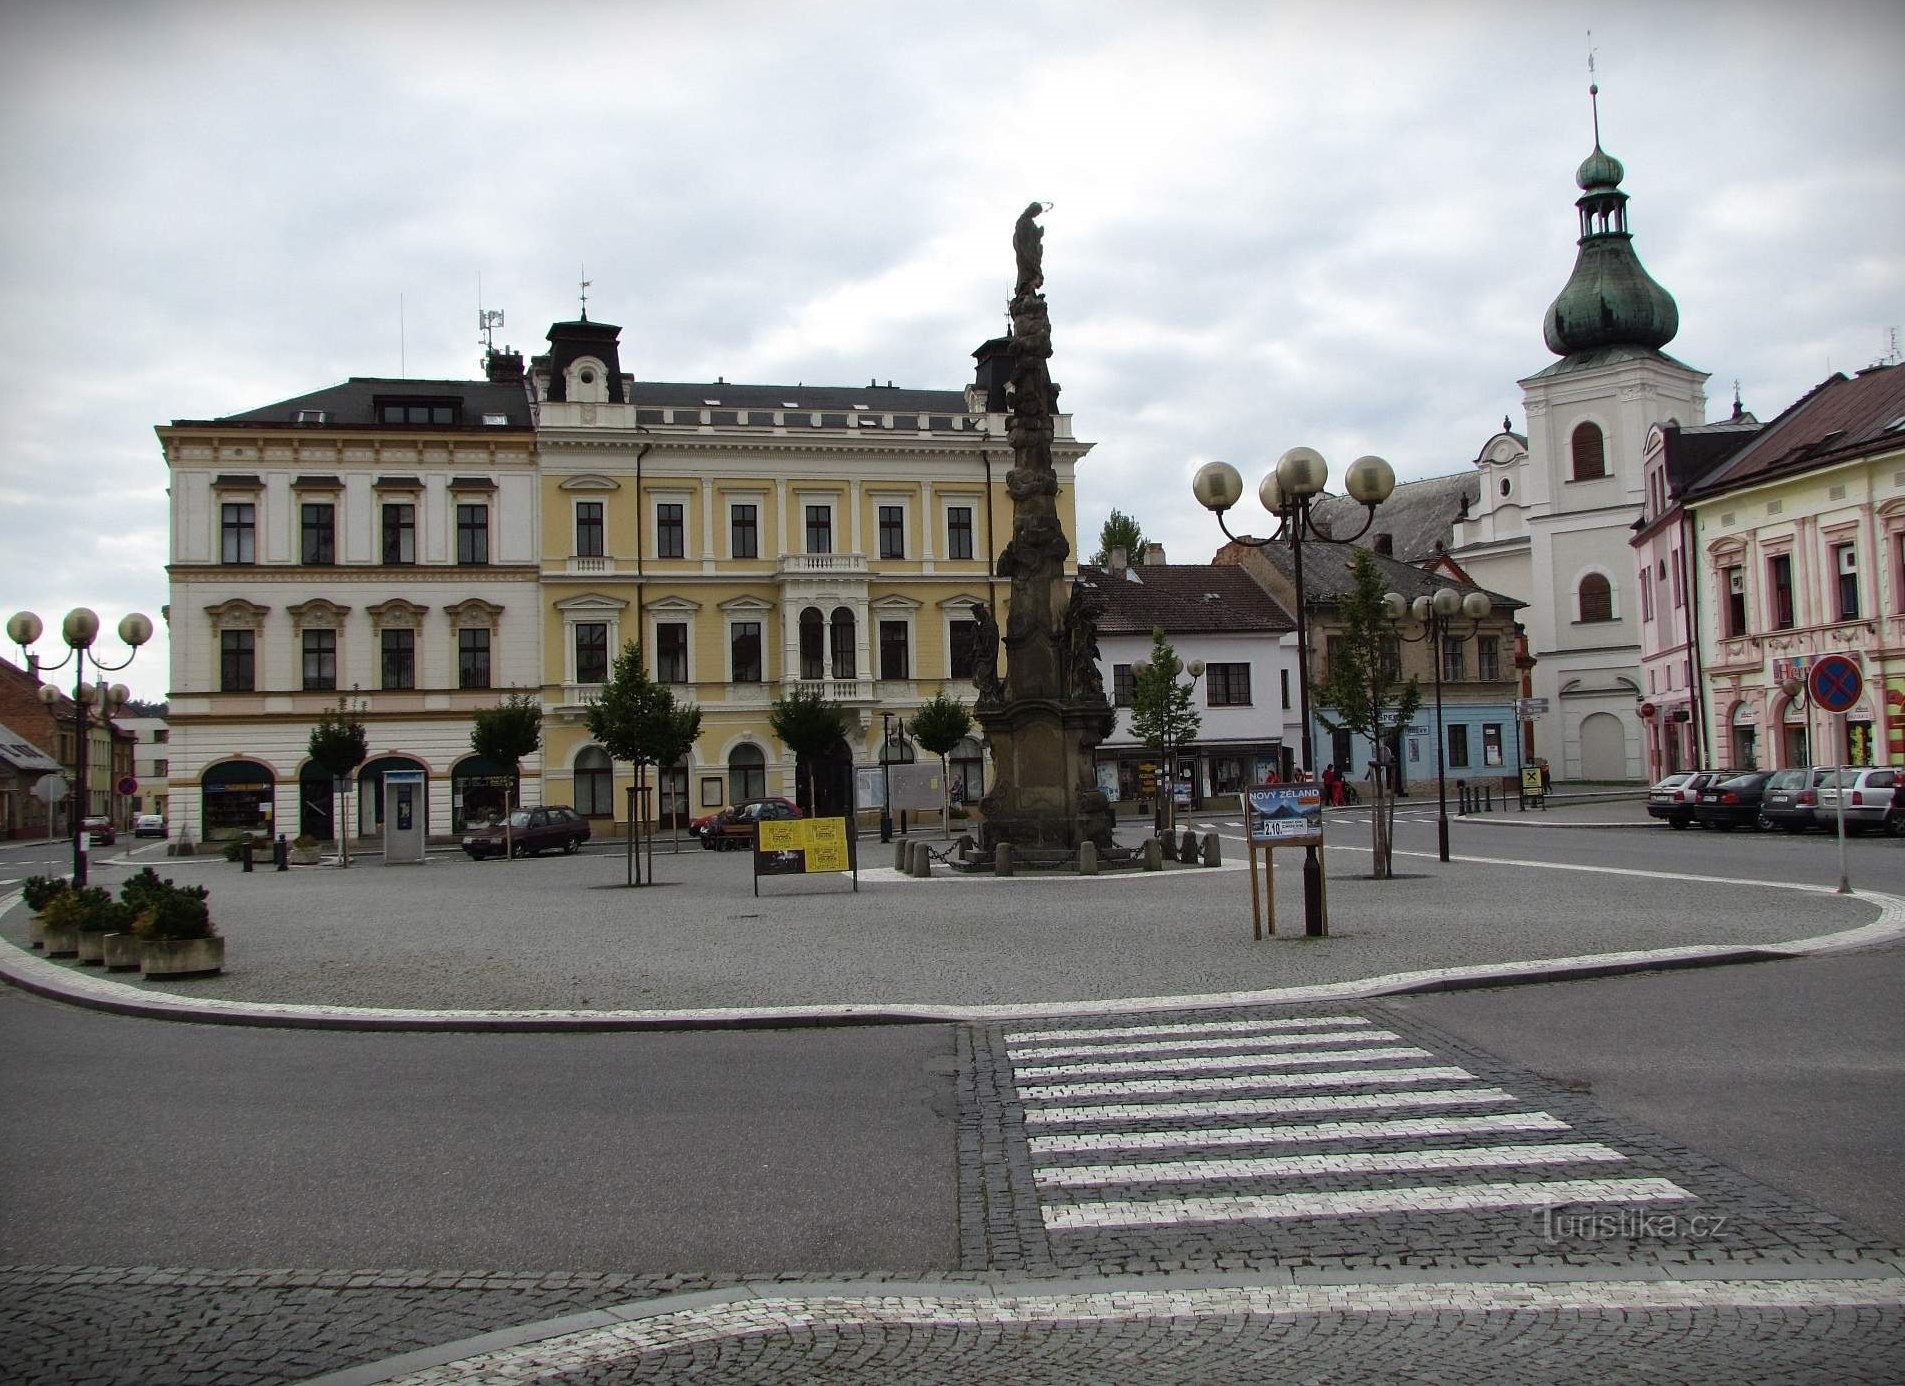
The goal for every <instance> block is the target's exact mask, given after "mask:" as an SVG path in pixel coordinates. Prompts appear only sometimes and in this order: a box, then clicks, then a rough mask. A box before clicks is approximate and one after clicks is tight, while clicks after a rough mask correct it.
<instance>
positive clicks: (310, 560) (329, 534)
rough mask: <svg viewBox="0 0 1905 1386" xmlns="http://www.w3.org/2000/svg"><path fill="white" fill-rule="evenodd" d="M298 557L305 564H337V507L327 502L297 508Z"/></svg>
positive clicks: (309, 503)
mask: <svg viewBox="0 0 1905 1386" xmlns="http://www.w3.org/2000/svg"><path fill="white" fill-rule="evenodd" d="M298 557H299V561H300V562H302V563H306V564H329V563H335V562H337V507H336V506H335V505H332V504H331V503H330V502H329V501H311V502H307V503H306V504H304V505H301V506H299V507H298Z"/></svg>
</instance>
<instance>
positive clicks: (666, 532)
mask: <svg viewBox="0 0 1905 1386" xmlns="http://www.w3.org/2000/svg"><path fill="white" fill-rule="evenodd" d="M685 509H686V507H685V506H683V505H682V503H681V502H680V501H662V502H660V503H659V504H657V505H656V506H655V557H657V558H681V557H684V556H685V555H686V554H687V551H688V533H687V529H688V522H687V519H686V517H685V515H684V513H683V512H684V511H685Z"/></svg>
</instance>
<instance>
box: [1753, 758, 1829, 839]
mask: <svg viewBox="0 0 1905 1386" xmlns="http://www.w3.org/2000/svg"><path fill="white" fill-rule="evenodd" d="M1831 773H1832V772H1831V771H1830V770H1826V769H1823V768H1820V767H1814V768H1813V769H1810V770H1809V769H1806V768H1804V767H1795V768H1792V769H1788V770H1775V771H1774V772H1773V777H1772V778H1771V779H1770V780H1768V781H1767V782H1766V789H1765V792H1764V794H1763V795H1762V796H1761V798H1760V805H1759V818H1760V825H1761V826H1762V827H1767V828H1779V829H1782V830H1783V831H1785V832H1789V833H1803V832H1804V831H1806V829H1808V828H1810V827H1812V826H1813V822H1812V810H1813V805H1815V804H1816V803H1818V801H1819V785H1820V782H1821V781H1823V780H1824V779H1825V778H1826V776H1828V775H1830V774H1831Z"/></svg>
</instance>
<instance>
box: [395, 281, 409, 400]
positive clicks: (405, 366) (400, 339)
mask: <svg viewBox="0 0 1905 1386" xmlns="http://www.w3.org/2000/svg"><path fill="white" fill-rule="evenodd" d="M409 375H410V367H409V356H408V355H407V353H406V350H405V347H404V335H403V295H402V294H398V295H397V378H398V379H399V380H405V379H408V378H409Z"/></svg>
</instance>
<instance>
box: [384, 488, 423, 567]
mask: <svg viewBox="0 0 1905 1386" xmlns="http://www.w3.org/2000/svg"><path fill="white" fill-rule="evenodd" d="M416 561H417V507H416V506H414V505H412V504H410V503H409V502H408V501H392V502H391V503H390V504H388V505H386V506H385V507H384V562H385V563H392V564H397V563H415V562H416Z"/></svg>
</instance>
